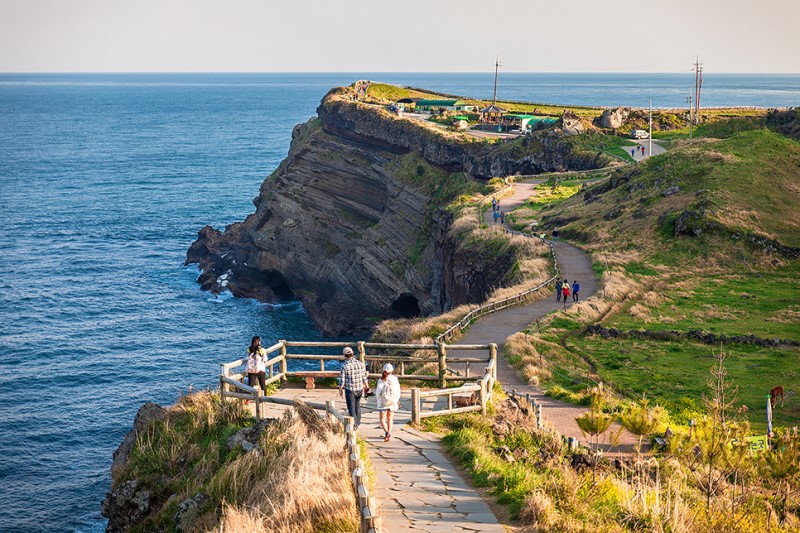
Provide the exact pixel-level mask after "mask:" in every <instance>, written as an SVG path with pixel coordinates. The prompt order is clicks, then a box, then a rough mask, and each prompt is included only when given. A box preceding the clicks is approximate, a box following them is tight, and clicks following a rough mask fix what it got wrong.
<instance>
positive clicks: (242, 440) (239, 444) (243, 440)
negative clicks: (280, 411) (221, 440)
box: [226, 418, 277, 452]
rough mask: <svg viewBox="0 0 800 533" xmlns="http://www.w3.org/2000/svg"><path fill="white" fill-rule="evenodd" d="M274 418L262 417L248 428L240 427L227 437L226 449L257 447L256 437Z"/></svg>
mask: <svg viewBox="0 0 800 533" xmlns="http://www.w3.org/2000/svg"><path fill="white" fill-rule="evenodd" d="M276 420H277V419H275V418H262V419H261V420H259V421H258V422H256V423H255V425H253V426H251V427H249V428H243V429H240V430H239V431H237V432H236V433H235V434H234V435H232V436H231V437H229V438H228V441H227V443H226V444H227V446H228V450H235V449H236V448H241V449H242V450H244V451H245V452H250V451H253V450H254V449H256V448H257V447H258V439H259V437H260V436H261V433H262V432H263V431H264V430H265V429H266V428H267V427H269V425H270V424H272V423H274V422H275V421H276Z"/></svg>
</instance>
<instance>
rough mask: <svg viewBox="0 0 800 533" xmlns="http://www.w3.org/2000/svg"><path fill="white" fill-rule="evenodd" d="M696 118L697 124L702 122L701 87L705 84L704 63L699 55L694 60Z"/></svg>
mask: <svg viewBox="0 0 800 533" xmlns="http://www.w3.org/2000/svg"><path fill="white" fill-rule="evenodd" d="M693 70H694V106H695V109H694V120H695V121H696V122H695V124H699V123H700V88H701V87H702V86H703V65H701V64H700V57H699V56H698V57H697V58H696V59H695V62H694V69H693Z"/></svg>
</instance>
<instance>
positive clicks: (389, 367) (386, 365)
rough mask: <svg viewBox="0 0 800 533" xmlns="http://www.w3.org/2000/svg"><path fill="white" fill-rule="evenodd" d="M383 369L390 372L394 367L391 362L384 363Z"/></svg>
mask: <svg viewBox="0 0 800 533" xmlns="http://www.w3.org/2000/svg"><path fill="white" fill-rule="evenodd" d="M383 371H384V372H388V373H390V374H391V373H392V372H394V367H393V366H392V363H386V364H385V365H383Z"/></svg>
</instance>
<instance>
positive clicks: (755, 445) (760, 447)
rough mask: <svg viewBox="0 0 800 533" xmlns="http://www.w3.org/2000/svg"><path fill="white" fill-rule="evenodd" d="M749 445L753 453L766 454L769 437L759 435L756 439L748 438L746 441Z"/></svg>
mask: <svg viewBox="0 0 800 533" xmlns="http://www.w3.org/2000/svg"><path fill="white" fill-rule="evenodd" d="M745 440H746V441H747V444H749V445H750V451H751V452H765V451H767V449H768V444H767V436H766V435H758V436H756V437H747V438H746V439H745Z"/></svg>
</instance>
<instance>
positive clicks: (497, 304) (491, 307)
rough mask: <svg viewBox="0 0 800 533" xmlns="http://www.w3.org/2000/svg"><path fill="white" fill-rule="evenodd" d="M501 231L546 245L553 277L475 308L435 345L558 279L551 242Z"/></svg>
mask: <svg viewBox="0 0 800 533" xmlns="http://www.w3.org/2000/svg"><path fill="white" fill-rule="evenodd" d="M501 231H504V232H506V233H508V234H509V235H521V236H523V237H527V238H529V239H541V240H542V241H543V242H544V243H545V244H547V245H548V246H549V247H550V257H552V259H553V270H554V274H553V276H552V277H551V278H550V279H548V280H546V281H543V282H542V283H540V284H538V285H536V286H535V287H533V288H531V289H527V290H525V291H522V292H520V293H518V294H514V295H512V296H508V297H507V298H503V299H502V300H497V301H494V302H489V303H485V304H483V305H481V306H478V307H476V308H475V309H473V310H472V311H470V312H469V313H467V314H466V315H464V317H462V318H461V320H459V321H458V322H456V323H455V324H453V325H452V326H450V327H449V328H447V329H446V330H445V331H444V333H442V334H441V335H439V336H438V337H436V342H437V343H443V342H449V341H450V340H451V339H452V338H453V337H455V336H456V335H460V334H461V332H462V331H463V330H464V329H465V328H466V327H467V326H469V325H470V324H472V322H474V321H475V320H477V319H478V318H480V317H482V316H484V315H488V314H489V313H494V312H495V311H500V310H501V309H506V308H507V307H514V306H517V305H521V304H523V303H525V302H527V301H528V300H529V299H530V298H531V297H532V296H533V295H534V294H536V293H537V292H538V291H540V290H541V289H543V288H544V287H546V286H548V285H549V284H551V283H553V282H554V281H555V279H556V278H557V277H558V275H559V274H558V273H559V270H558V259H557V258H556V253H555V250H554V249H553V243H552V242H550V241H547V240H545V239H542V238H541V237H537V236H534V235H530V234H528V233H522V232H521V231H515V230H511V229H506V228H502V229H501Z"/></svg>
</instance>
